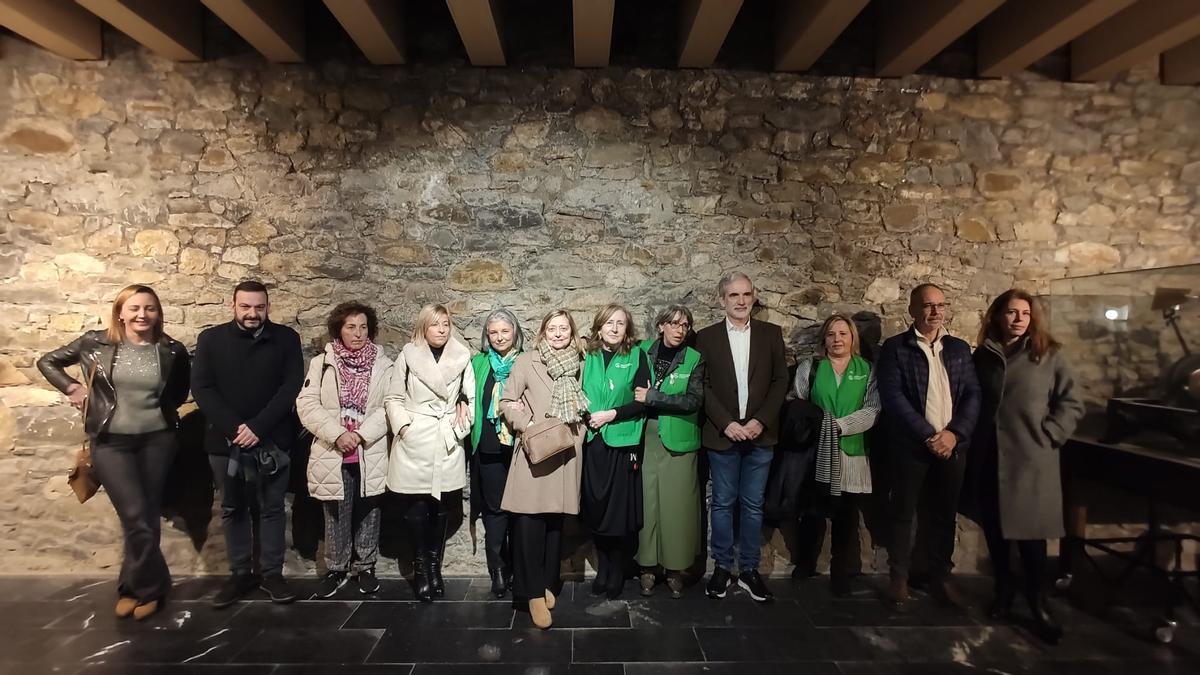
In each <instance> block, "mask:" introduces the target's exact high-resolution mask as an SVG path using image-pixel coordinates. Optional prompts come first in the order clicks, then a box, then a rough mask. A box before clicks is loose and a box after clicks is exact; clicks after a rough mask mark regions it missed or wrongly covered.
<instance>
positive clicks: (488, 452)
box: [470, 309, 525, 598]
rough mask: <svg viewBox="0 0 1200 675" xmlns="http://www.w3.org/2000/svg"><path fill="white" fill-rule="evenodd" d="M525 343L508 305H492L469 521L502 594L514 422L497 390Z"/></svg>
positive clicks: (483, 349)
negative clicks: (478, 530) (479, 525)
mask: <svg viewBox="0 0 1200 675" xmlns="http://www.w3.org/2000/svg"><path fill="white" fill-rule="evenodd" d="M524 345H525V336H524V334H523V333H522V332H521V323H520V322H519V321H517V317H516V316H514V315H513V313H512V312H510V311H508V310H507V309H495V310H492V312H490V313H489V314H488V315H487V318H486V319H485V320H484V322H483V335H482V336H481V337H480V338H479V353H478V354H476V355H475V356H473V357H471V368H472V369H474V371H475V417H474V420H475V424H474V425H473V426H472V428H471V447H470V452H471V522H474V521H475V517H476V516H477V515H478V516H482V518H483V530H484V551H485V552H486V554H487V566H488V574H489V575H490V576H491V578H492V594H493V595H495V596H496V597H497V598H503V597H504V596H505V595H506V594H507V593H508V587H509V584H510V582H511V578H512V559H511V554H510V552H509V531H508V513H506V512H505V511H504V510H503V509H501V508H500V502H501V500H502V499H503V498H504V485H505V483H506V482H507V481H508V467H509V465H510V463H511V462H512V453H513V432H512V428H511V427H510V426H509V425H508V423H506V422H505V421H504V418H503V417H502V416H501V415H500V394H501V393H503V391H504V385H505V383H506V382H507V381H508V373H509V371H510V370H511V369H512V365H513V362H514V361H516V360H517V355H518V354H520V353H521V350H522V348H523V347H524Z"/></svg>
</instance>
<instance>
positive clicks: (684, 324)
mask: <svg viewBox="0 0 1200 675" xmlns="http://www.w3.org/2000/svg"><path fill="white" fill-rule="evenodd" d="M667 325H668V326H674V327H676V328H682V329H683V330H688V329H690V328H691V327H692V324H690V323H688V322H687V321H668V322H667Z"/></svg>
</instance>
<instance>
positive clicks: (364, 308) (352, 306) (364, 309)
mask: <svg viewBox="0 0 1200 675" xmlns="http://www.w3.org/2000/svg"><path fill="white" fill-rule="evenodd" d="M355 314H362V315H363V316H365V317H367V337H369V338H371V339H372V340H374V339H375V332H376V331H377V330H379V319H378V318H377V317H376V316H375V310H374V309H372V308H371V306H370V305H364V304H363V303H361V302H354V301H351V302H343V303H342V304H340V305H338V306H337V307H334V308H333V311H332V312H330V313H329V318H328V319H326V320H325V328H327V329H328V330H329V337H330V338H331V339H333V340H337V339H339V338H341V337H342V325H343V324H345V323H346V319H349V318H350V317H352V316H354V315H355Z"/></svg>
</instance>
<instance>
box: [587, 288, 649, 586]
mask: <svg viewBox="0 0 1200 675" xmlns="http://www.w3.org/2000/svg"><path fill="white" fill-rule="evenodd" d="M649 382H650V369H649V368H648V367H647V364H646V358H645V354H644V353H643V352H642V350H641V349H639V348H638V347H637V342H636V338H635V337H634V330H633V326H632V325H631V322H630V320H629V312H628V311H627V310H626V309H625V308H624V307H622V306H620V305H608V306H607V307H605V308H603V309H601V310H600V311H599V312H596V316H595V318H594V319H593V320H592V337H591V338H590V339H589V340H588V346H587V355H586V357H585V358H584V362H583V393H584V395H586V396H587V400H588V432H587V445H586V446H585V448H584V451H583V484H582V486H581V494H580V503H579V510H580V515H581V517H582V519H583V524H584V526H585V527H587V528H588V530H589V531H590V532H591V533H592V541H593V542H594V543H595V545H596V561H597V563H596V580H595V582H594V583H593V584H592V592H593V593H595V594H596V595H601V594H605V595H607V596H608V597H610V598H617V597H620V595H621V589H622V588H623V587H624V585H625V563H626V561H627V560H628V557H629V553H630V549H631V548H632V547H634V546H636V545H637V541H636V537H637V533H638V530H640V529H641V527H642V474H641V470H640V464H641V455H642V431H643V430H644V429H645V426H646V417H645V406H644V405H643V404H642V403H639V402H638V401H635V400H634V390H636V389H637V388H638V387H645V386H647V385H648V384H649Z"/></svg>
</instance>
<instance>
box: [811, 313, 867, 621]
mask: <svg viewBox="0 0 1200 675" xmlns="http://www.w3.org/2000/svg"><path fill="white" fill-rule="evenodd" d="M820 335H821V352H822V357H821V358H818V359H814V360H806V361H801V362H800V363H799V364H798V366H797V367H796V379H795V381H794V382H793V384H792V393H793V394H794V395H795V396H796V397H798V398H802V399H807V400H809V401H812V402H813V403H814V404H815V405H816V406H817V407H819V408H821V409H822V410H824V411H825V415H824V417H823V418H822V419H821V432H820V435H819V436H818V439H817V461H816V470H815V478H816V481H817V484H818V486H819V487H820V489H821V490H822V491H823V492H824V493H825V494H827V495H828V497H829V514H830V517H831V520H832V521H833V523H832V524H833V527H832V532H831V537H830V539H831V541H830V542H829V543H830V552H831V554H832V555H831V558H830V561H829V579H830V583H831V585H832V586H833V594H834V595H836V596H839V597H845V596H847V595H849V594H850V591H851V589H850V575H851V573H852V570H853V569H854V568H856V567H857V565H856V562H857V559H858V557H859V556H860V555H861V551H860V550H859V542H858V521H859V514H860V513H861V511H862V508H863V505H864V500H866V499H867V497H868V496H869V495H870V494H871V465H870V461H869V459H868V453H867V441H866V431H867V430H868V429H870V428H871V427H873V426H875V420H876V419H877V418H878V417H879V392H878V391H877V390H876V387H875V373H874V372H873V370H872V369H871V364H870V363H868V362H867V360H866V359H864V358H863V357H862V356H859V353H858V330H857V329H856V328H855V327H854V322H853V321H851V320H850V319H847V318H846V317H844V316H842V315H841V314H834V315H833V316H831V317H829V318H828V319H825V323H824V324H822V325H821V333H820ZM822 496H824V495H822Z"/></svg>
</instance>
